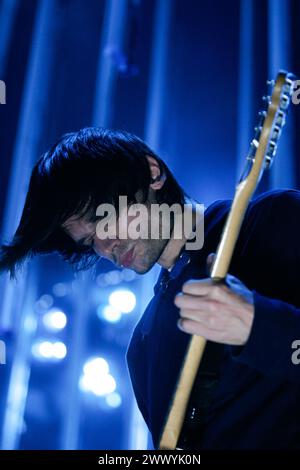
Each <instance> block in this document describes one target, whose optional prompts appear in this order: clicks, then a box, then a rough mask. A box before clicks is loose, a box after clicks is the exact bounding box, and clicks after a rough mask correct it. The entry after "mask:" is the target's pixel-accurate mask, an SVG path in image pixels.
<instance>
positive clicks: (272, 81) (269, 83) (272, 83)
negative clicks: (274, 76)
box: [267, 80, 275, 86]
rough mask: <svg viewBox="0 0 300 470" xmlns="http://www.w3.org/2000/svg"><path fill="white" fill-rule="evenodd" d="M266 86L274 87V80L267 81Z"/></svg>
mask: <svg viewBox="0 0 300 470" xmlns="http://www.w3.org/2000/svg"><path fill="white" fill-rule="evenodd" d="M267 85H268V86H274V85H275V80H267Z"/></svg>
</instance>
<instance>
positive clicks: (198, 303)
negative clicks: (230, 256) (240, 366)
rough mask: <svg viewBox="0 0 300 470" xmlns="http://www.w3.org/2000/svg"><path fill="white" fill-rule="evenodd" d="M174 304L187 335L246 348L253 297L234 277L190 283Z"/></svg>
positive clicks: (250, 324)
mask: <svg viewBox="0 0 300 470" xmlns="http://www.w3.org/2000/svg"><path fill="white" fill-rule="evenodd" d="M174 303H175V305H176V306H177V307H178V308H179V309H180V317H181V318H180V320H179V321H178V327H179V328H180V330H182V331H183V332H185V333H189V334H192V335H199V336H203V337H204V338H206V339H207V340H209V341H214V342H216V343H223V344H230V345H243V344H245V343H246V341H247V340H248V338H249V335H250V331H251V327H252V323H253V319H254V303H253V294H252V292H251V291H250V290H249V289H247V287H246V286H245V285H244V284H242V282H241V281H239V280H238V279H237V278H235V277H234V276H231V275H227V276H226V282H215V281H214V280H213V279H211V278H207V279H201V280H190V281H188V282H186V283H185V284H183V286H182V292H181V293H180V294H178V295H176V297H175V300H174Z"/></svg>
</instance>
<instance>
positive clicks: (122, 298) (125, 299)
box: [109, 289, 136, 313]
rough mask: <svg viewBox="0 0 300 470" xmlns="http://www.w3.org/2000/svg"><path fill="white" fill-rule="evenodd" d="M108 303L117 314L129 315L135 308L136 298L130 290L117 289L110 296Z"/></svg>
mask: <svg viewBox="0 0 300 470" xmlns="http://www.w3.org/2000/svg"><path fill="white" fill-rule="evenodd" d="M109 303H110V305H111V306H112V307H114V309H115V310H118V311H119V312H122V313H130V312H132V310H133V309H134V308H135V306H136V297H135V295H134V293H133V292H131V291H130V290H127V289H118V290H115V291H114V292H112V293H111V294H110V296H109Z"/></svg>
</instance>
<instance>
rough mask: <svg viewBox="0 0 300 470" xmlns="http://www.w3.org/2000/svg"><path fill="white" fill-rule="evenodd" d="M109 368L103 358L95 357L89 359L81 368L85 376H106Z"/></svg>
mask: <svg viewBox="0 0 300 470" xmlns="http://www.w3.org/2000/svg"><path fill="white" fill-rule="evenodd" d="M108 371H109V366H108V363H107V361H106V360H105V359H103V357H95V358H93V359H89V360H88V361H87V362H86V363H85V364H84V366H83V372H84V374H85V375H94V374H95V375H99V374H100V375H106V374H108Z"/></svg>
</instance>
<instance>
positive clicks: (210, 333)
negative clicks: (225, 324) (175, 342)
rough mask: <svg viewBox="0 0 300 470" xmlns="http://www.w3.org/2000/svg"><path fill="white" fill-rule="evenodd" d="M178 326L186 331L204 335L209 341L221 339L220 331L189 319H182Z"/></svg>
mask: <svg viewBox="0 0 300 470" xmlns="http://www.w3.org/2000/svg"><path fill="white" fill-rule="evenodd" d="M177 326H178V328H179V329H180V330H181V331H183V332H184V333H189V334H191V335H197V336H202V337H203V338H205V339H207V340H209V341H215V342H219V341H220V332H218V331H214V330H211V329H209V328H207V327H206V326H204V325H202V324H200V323H198V322H195V321H193V320H189V319H180V320H178V322H177Z"/></svg>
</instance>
